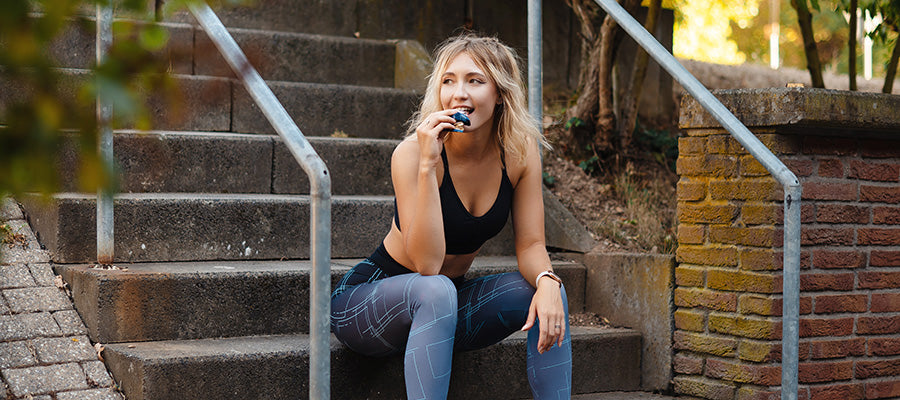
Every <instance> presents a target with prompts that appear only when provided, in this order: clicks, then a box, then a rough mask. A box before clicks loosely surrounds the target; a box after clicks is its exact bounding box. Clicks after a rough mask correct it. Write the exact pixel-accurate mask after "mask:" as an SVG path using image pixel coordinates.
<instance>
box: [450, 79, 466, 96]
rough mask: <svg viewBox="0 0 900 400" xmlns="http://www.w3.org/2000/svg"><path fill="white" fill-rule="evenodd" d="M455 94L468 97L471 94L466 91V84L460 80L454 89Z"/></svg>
mask: <svg viewBox="0 0 900 400" xmlns="http://www.w3.org/2000/svg"><path fill="white" fill-rule="evenodd" d="M453 96H454V97H457V98H463V99H464V98H466V97H468V96H469V92H467V91H466V85H465V84H463V83H462V82H460V83H459V84H457V85H456V87H455V88H454V89H453Z"/></svg>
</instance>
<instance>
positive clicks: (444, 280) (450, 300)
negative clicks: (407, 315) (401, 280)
mask: <svg viewBox="0 0 900 400" xmlns="http://www.w3.org/2000/svg"><path fill="white" fill-rule="evenodd" d="M407 290H408V291H409V297H410V300H411V301H412V302H414V303H417V304H418V305H419V306H422V305H426V304H427V305H438V306H444V305H446V306H448V307H450V309H451V310H454V311H455V310H456V305H457V298H456V286H455V285H454V284H453V281H451V280H450V278H448V277H447V276H445V275H418V276H416V278H415V279H413V280H411V281H410V282H409V287H408V288H407Z"/></svg>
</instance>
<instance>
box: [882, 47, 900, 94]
mask: <svg viewBox="0 0 900 400" xmlns="http://www.w3.org/2000/svg"><path fill="white" fill-rule="evenodd" d="M898 60H900V37H898V38H897V40H895V41H894V51H892V52H891V61H890V62H888V65H887V68H886V70H885V72H884V86H883V87H882V88H881V92H882V93H891V92H892V91H893V90H894V77H895V76H897V61H898Z"/></svg>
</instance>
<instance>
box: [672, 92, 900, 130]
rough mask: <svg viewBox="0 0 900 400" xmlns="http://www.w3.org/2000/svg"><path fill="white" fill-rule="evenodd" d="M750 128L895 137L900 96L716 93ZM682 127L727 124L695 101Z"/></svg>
mask: <svg viewBox="0 0 900 400" xmlns="http://www.w3.org/2000/svg"><path fill="white" fill-rule="evenodd" d="M713 94H714V95H715V96H716V98H717V99H719V101H721V102H722V104H723V105H724V106H725V107H726V108H728V110H729V111H731V112H732V113H733V114H734V115H735V116H736V117H737V118H738V119H739V120H740V121H741V122H742V123H743V124H744V125H746V126H749V127H763V126H778V127H779V129H780V130H782V131H790V130H792V129H793V130H796V128H800V127H814V128H816V129H817V130H818V131H819V132H829V131H831V132H840V131H842V130H844V131H845V130H846V129H847V128H854V127H855V128H865V130H864V131H860V132H859V133H860V134H865V135H870V136H871V135H875V136H877V135H879V134H881V135H887V137H895V134H896V132H897V131H898V130H900V114H898V113H897V112H896V110H898V109H900V96H894V95H889V94H882V93H865V92H848V91H844V90H827V89H817V88H772V89H736V90H716V91H714V92H713ZM681 103H682V104H681V115H680V119H679V125H680V126H681V128H716V127H720V126H721V124H720V123H719V122H718V121H716V119H715V118H713V116H712V115H711V114H709V113H708V112H706V110H704V109H703V107H702V106H701V105H700V103H698V102H697V100H696V99H694V98H693V97H692V96H685V97H684V98H683V99H682V102H681Z"/></svg>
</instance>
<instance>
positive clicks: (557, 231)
mask: <svg viewBox="0 0 900 400" xmlns="http://www.w3.org/2000/svg"><path fill="white" fill-rule="evenodd" d="M543 193H544V235H545V236H546V240H547V247H553V248H557V249H561V250H569V251H576V252H579V253H587V252H589V251H591V249H593V248H594V246H596V245H597V241H596V240H594V238H593V237H591V233H590V232H588V230H587V228H586V227H585V226H584V225H582V224H581V222H579V221H578V220H577V219H575V216H574V215H572V213H571V212H570V211H569V210H568V209H567V208H566V206H564V205H563V204H562V203H561V202H560V201H559V198H557V197H556V195H555V194H553V192H551V191H550V190H548V189H547V187H546V186H545V187H544V189H543Z"/></svg>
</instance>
